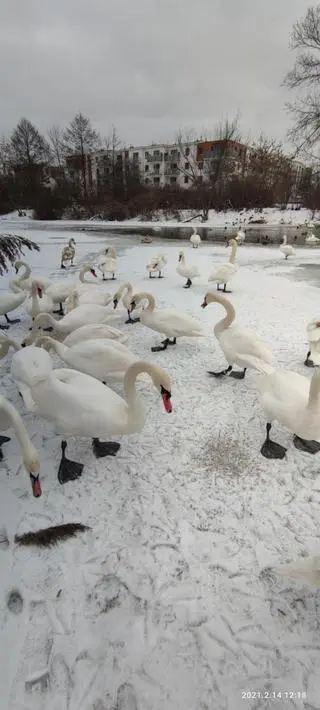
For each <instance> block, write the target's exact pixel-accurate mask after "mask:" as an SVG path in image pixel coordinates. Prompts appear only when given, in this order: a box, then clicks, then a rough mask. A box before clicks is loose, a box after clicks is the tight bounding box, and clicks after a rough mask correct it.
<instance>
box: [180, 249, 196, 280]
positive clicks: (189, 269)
mask: <svg viewBox="0 0 320 710" xmlns="http://www.w3.org/2000/svg"><path fill="white" fill-rule="evenodd" d="M178 261H179V266H177V268H176V272H177V274H179V276H183V277H184V278H185V279H187V282H186V284H185V285H184V288H190V286H192V279H193V278H194V277H195V276H200V273H199V269H198V267H197V266H195V265H194V264H187V263H186V259H185V255H184V252H183V251H179V256H178Z"/></svg>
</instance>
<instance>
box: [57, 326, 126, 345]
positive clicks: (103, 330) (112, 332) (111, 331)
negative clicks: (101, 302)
mask: <svg viewBox="0 0 320 710" xmlns="http://www.w3.org/2000/svg"><path fill="white" fill-rule="evenodd" d="M104 338H106V339H112V340H118V341H119V342H126V341H127V340H128V336H127V335H125V333H122V332H121V330H117V329H116V328H111V326H109V325H104V324H103V323H92V324H91V325H82V326H80V328H76V329H75V330H73V331H72V332H71V333H69V335H67V337H66V338H65V339H64V341H63V342H64V344H65V345H68V346H69V347H70V346H71V345H76V343H80V342H83V341H85V340H90V339H91V340H96V339H104Z"/></svg>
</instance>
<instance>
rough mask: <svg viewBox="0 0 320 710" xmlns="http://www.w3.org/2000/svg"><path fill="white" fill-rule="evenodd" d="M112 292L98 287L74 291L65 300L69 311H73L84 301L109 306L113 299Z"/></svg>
mask: <svg viewBox="0 0 320 710" xmlns="http://www.w3.org/2000/svg"><path fill="white" fill-rule="evenodd" d="M112 298H113V296H112V294H111V293H105V292H104V291H100V290H98V289H97V288H91V289H88V290H87V291H84V292H83V293H80V294H79V293H78V291H77V290H75V291H73V292H72V293H71V294H70V296H68V298H66V300H65V306H66V310H67V313H69V311H73V309H74V308H77V307H78V306H82V305H83V304H84V303H95V304H96V305H98V306H108V305H109V303H111V301H112Z"/></svg>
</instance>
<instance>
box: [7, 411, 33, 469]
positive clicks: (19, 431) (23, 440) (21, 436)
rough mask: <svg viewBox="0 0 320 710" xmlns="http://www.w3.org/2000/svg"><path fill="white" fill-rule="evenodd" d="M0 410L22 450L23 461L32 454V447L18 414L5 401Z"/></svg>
mask: <svg viewBox="0 0 320 710" xmlns="http://www.w3.org/2000/svg"><path fill="white" fill-rule="evenodd" d="M1 409H2V410H3V411H4V412H5V413H6V415H7V416H8V418H9V419H10V422H11V426H12V428H13V430H14V432H15V435H16V437H17V439H18V442H19V445H20V448H21V450H22V453H23V458H24V459H25V458H26V457H27V456H28V454H31V453H33V451H34V447H33V444H32V443H31V440H30V437H29V434H28V432H27V430H26V428H25V426H24V423H23V421H22V419H21V417H20V414H19V412H17V411H16V409H15V408H14V406H13V405H12V404H11V402H8V401H7V400H4V401H3V402H2V403H1Z"/></svg>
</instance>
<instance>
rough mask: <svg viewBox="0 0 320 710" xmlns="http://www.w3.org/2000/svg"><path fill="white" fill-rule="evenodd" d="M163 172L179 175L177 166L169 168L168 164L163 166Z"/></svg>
mask: <svg viewBox="0 0 320 710" xmlns="http://www.w3.org/2000/svg"><path fill="white" fill-rule="evenodd" d="M164 174H165V175H180V170H179V168H178V167H176V168H170V166H169V165H168V166H167V167H166V168H165V171H164Z"/></svg>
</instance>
